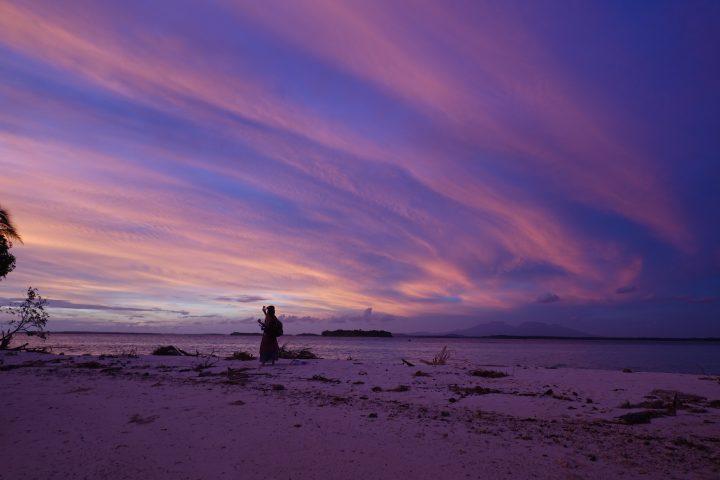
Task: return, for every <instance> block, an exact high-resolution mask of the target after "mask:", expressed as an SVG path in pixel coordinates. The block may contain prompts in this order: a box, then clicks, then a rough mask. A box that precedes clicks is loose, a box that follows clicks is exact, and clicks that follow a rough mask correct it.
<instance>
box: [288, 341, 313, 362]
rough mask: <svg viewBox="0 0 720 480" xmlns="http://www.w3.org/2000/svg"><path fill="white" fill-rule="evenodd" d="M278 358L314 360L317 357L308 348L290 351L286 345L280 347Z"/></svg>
mask: <svg viewBox="0 0 720 480" xmlns="http://www.w3.org/2000/svg"><path fill="white" fill-rule="evenodd" d="M279 356H280V358H287V359H291V360H314V359H317V358H320V357H318V356H317V355H315V354H314V353H313V352H312V350H310V349H309V348H298V349H295V350H293V349H291V348H289V347H288V346H287V343H286V344H284V345H283V346H282V347H280V354H279Z"/></svg>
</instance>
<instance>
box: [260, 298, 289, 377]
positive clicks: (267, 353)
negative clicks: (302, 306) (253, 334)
mask: <svg viewBox="0 0 720 480" xmlns="http://www.w3.org/2000/svg"><path fill="white" fill-rule="evenodd" d="M263 313H264V314H265V321H264V322H263V321H262V320H258V323H259V324H260V328H262V331H263V336H262V341H261V342H260V363H261V364H262V365H265V363H266V362H271V364H272V365H275V360H277V359H278V358H279V356H280V346H279V345H278V341H277V337H279V336H280V335H282V334H283V326H282V322H280V320H278V318H277V317H276V316H275V307H274V306H272V305H270V306H268V307H265V306H263Z"/></svg>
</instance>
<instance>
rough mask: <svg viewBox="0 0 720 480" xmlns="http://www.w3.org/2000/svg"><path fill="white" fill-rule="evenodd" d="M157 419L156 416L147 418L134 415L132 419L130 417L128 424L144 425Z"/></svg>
mask: <svg viewBox="0 0 720 480" xmlns="http://www.w3.org/2000/svg"><path fill="white" fill-rule="evenodd" d="M157 418H158V416H157V415H150V416H149V417H143V416H141V415H139V414H137V413H136V414H135V415H133V416H132V417H130V421H129V422H128V423H136V424H138V425H146V424H148V423H152V422H154V421H155V420H156V419H157Z"/></svg>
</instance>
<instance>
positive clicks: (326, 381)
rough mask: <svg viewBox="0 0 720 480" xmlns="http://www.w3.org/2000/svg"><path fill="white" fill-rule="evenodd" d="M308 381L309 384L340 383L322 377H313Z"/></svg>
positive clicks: (333, 379)
mask: <svg viewBox="0 0 720 480" xmlns="http://www.w3.org/2000/svg"><path fill="white" fill-rule="evenodd" d="M308 380H310V381H311V382H323V383H340V380H337V379H335V378H327V377H323V376H322V375H313V376H312V377H311V378H309V379H308Z"/></svg>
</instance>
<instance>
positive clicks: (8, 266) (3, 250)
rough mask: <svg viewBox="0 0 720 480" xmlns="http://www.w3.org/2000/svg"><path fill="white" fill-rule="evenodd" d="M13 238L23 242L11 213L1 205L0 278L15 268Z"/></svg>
mask: <svg viewBox="0 0 720 480" xmlns="http://www.w3.org/2000/svg"><path fill="white" fill-rule="evenodd" d="M13 240H15V241H18V242H21V243H22V238H20V234H19V233H18V231H17V228H15V225H14V224H13V222H12V219H11V218H10V213H9V212H8V211H7V210H5V209H4V208H2V206H0V280H2V279H3V278H5V277H6V276H7V274H8V273H10V272H12V271H13V269H14V268H15V256H14V255H13V254H12V253H10V248H12V245H13V244H12V242H13Z"/></svg>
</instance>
